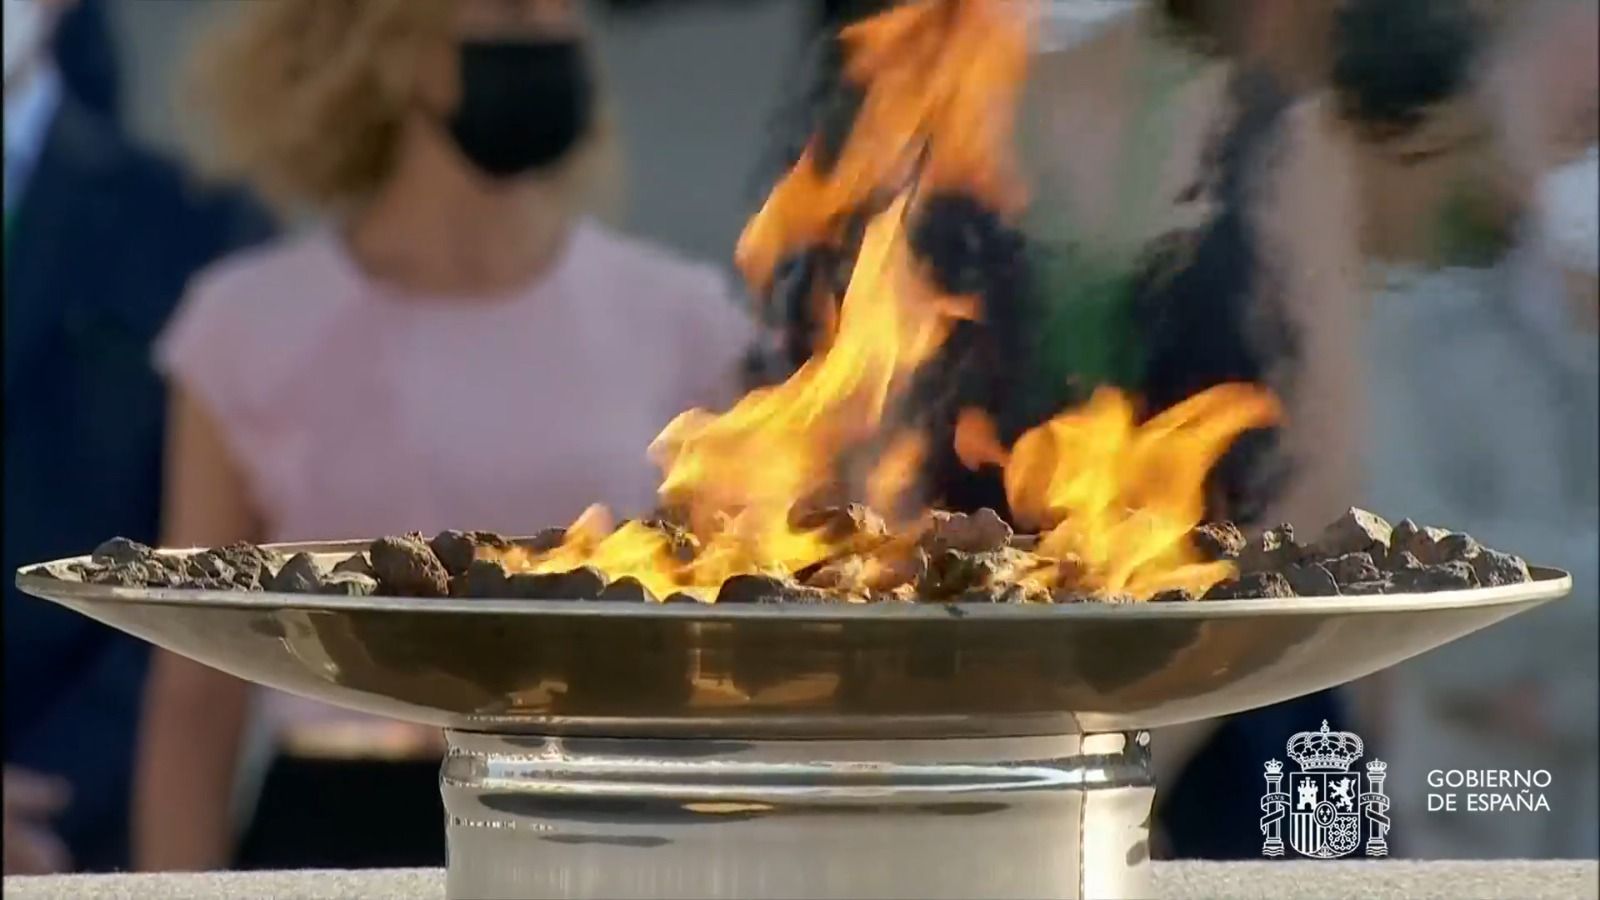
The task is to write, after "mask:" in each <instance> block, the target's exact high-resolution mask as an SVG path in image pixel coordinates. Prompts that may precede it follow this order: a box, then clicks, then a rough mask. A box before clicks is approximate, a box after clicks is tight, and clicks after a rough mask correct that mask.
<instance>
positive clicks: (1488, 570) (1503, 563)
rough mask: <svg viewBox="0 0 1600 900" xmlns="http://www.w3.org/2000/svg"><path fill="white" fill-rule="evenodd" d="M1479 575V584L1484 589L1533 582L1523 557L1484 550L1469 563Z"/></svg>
mask: <svg viewBox="0 0 1600 900" xmlns="http://www.w3.org/2000/svg"><path fill="white" fill-rule="evenodd" d="M1469 565H1471V566H1472V571H1473V572H1475V573H1477V576H1478V583H1479V584H1481V585H1483V586H1484V587H1500V586H1501V585H1507V584H1523V583H1525V582H1529V581H1532V580H1533V576H1532V575H1531V574H1529V572H1528V564H1527V563H1526V562H1523V561H1522V558H1521V557H1518V556H1512V555H1511V554H1510V553H1502V552H1500V551H1499V550H1490V549H1488V548H1484V549H1483V550H1481V551H1479V552H1478V554H1477V555H1476V556H1474V557H1473V558H1472V561H1471V562H1470V563H1469Z"/></svg>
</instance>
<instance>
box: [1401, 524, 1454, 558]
mask: <svg viewBox="0 0 1600 900" xmlns="http://www.w3.org/2000/svg"><path fill="white" fill-rule="evenodd" d="M1449 535H1450V532H1448V531H1446V530H1444V529H1443V528H1423V527H1420V526H1418V525H1417V523H1415V522H1413V521H1411V520H1410V519H1402V520H1400V524H1398V525H1396V526H1394V531H1393V532H1391V533H1390V536H1389V553H1390V555H1391V556H1396V555H1398V554H1400V553H1409V554H1411V555H1412V556H1413V557H1415V558H1416V560H1417V562H1418V563H1420V564H1421V565H1425V566H1429V565H1433V564H1435V563H1441V562H1445V561H1446V560H1445V559H1444V558H1443V554H1442V553H1440V551H1439V543H1440V542H1441V541H1443V540H1444V539H1445V538H1446V537H1448V536H1449Z"/></svg>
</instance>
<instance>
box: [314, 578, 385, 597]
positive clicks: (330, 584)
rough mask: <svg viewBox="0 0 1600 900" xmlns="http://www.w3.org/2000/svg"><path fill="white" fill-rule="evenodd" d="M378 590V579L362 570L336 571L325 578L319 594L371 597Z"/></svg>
mask: <svg viewBox="0 0 1600 900" xmlns="http://www.w3.org/2000/svg"><path fill="white" fill-rule="evenodd" d="M377 592H378V581H377V579H375V578H373V577H372V576H370V575H363V574H361V573H360V572H334V573H332V574H330V575H329V576H328V577H327V578H325V579H323V582H322V585H321V586H320V587H319V588H317V593H319V594H334V595H338V596H341V597H370V596H372V595H373V594H376V593H377Z"/></svg>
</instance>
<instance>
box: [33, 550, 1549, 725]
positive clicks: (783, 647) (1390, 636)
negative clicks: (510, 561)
mask: <svg viewBox="0 0 1600 900" xmlns="http://www.w3.org/2000/svg"><path fill="white" fill-rule="evenodd" d="M365 546H366V543H365V542H347V543H338V544H329V543H320V544H284V545H276V546H274V547H273V549H275V550H277V551H279V552H282V553H286V554H287V553H295V552H299V551H309V552H312V553H315V554H319V555H327V556H329V557H334V556H338V557H344V556H348V555H349V554H351V553H354V552H356V551H358V550H360V549H362V548H364V547H365ZM63 562H70V561H63ZM40 570H41V567H40V566H33V567H29V568H26V569H23V570H21V571H20V572H19V573H18V576H17V584H18V586H19V587H20V588H21V589H22V590H23V591H26V592H27V593H30V594H33V595H35V596H38V597H43V598H45V599H47V600H51V601H54V602H56V603H60V604H61V605H63V606H66V607H69V608H71V609H74V610H77V611H79V612H81V613H83V614H84V615H87V616H89V617H91V618H94V619H97V620H99V621H101V622H105V623H106V624H108V625H111V626H113V627H115V628H119V629H121V630H123V631H126V632H128V633H129V634H132V635H135V636H137V637H140V638H143V639H145V640H147V641H149V642H151V643H153V644H155V645H157V646H160V647H163V648H166V649H168V650H171V651H173V652H175V653H179V654H181V655H183V656H187V657H190V658H192V659H195V660H198V661H200V662H202V663H206V664H208V665H211V666H214V667H216V668H218V669H221V670H223V671H226V672H230V673H232V674H234V675H237V676H239V677H241V678H244V679H247V680H249V681H254V682H258V683H261V684H264V685H268V686H270V687H274V688H279V689H281V690H285V691H289V692H291V693H295V694H300V695H303V696H307V697H312V698H315V699H318V700H322V701H325V702H328V703H332V704H336V705H339V706H344V707H349V708H352V709H357V710H362V711H365V712H370V713H376V714H379V715H383V716H389V717H393V718H399V719H407V720H411V721H415V722H421V723H426V724H429V725H436V726H441V727H445V728H452V729H458V730H469V731H490V732H496V733H501V734H515V733H525V734H540V735H561V734H588V735H615V734H627V735H629V736H633V737H745V738H757V737H760V738H782V737H806V738H820V737H832V738H850V737H866V736H877V737H885V736H896V737H993V736H999V735H1016V736H1022V735H1059V734H1075V733H1103V732H1126V731H1132V730H1137V729H1145V728H1153V727H1158V726H1162V725H1171V724H1176V723H1180V722H1185V721H1191V720H1195V719H1203V718H1209V717H1212V716H1218V715H1224V714H1229V713H1235V712H1240V711H1243V710H1247V709H1251V708H1254V707H1258V706H1263V705H1267V704H1270V703H1275V702H1278V701H1282V700H1286V699H1289V698H1291V697H1296V696H1300V695H1303V694H1308V693H1312V692H1314V691H1317V690H1321V689H1324V688H1328V687H1332V686H1335V685H1338V684H1342V683H1344V682H1346V681H1350V680H1352V679H1355V678H1360V677H1361V676H1363V675H1366V674H1369V673H1371V672H1375V671H1377V670H1379V669H1382V668H1385V667H1387V666H1391V665H1393V664H1395V663H1397V662H1400V661H1401V660H1404V659H1407V658H1409V657H1412V656H1415V655H1417V654H1419V653H1422V652H1424V651H1426V650H1429V649H1431V648H1433V647H1436V646H1439V645H1440V644H1443V643H1446V642H1448V641H1451V640H1454V639H1456V638H1458V637H1461V636H1463V635H1466V634H1468V633H1471V632H1473V631H1477V630H1478V629H1480V628H1483V627H1485V626H1487V625H1491V624H1493V623H1495V622H1498V621H1500V620H1501V619H1504V618H1506V617H1508V616H1511V615H1514V614H1516V613H1519V612H1522V611H1524V610H1527V609H1531V608H1533V607H1535V606H1538V605H1540V604H1542V603H1544V602H1546V601H1549V600H1552V599H1555V598H1557V597H1561V596H1563V595H1565V594H1566V593H1567V592H1568V591H1570V590H1571V587H1572V581H1571V578H1570V577H1569V576H1568V575H1567V574H1566V573H1564V572H1561V571H1557V570H1555V569H1544V568H1538V569H1534V570H1533V574H1534V580H1533V581H1532V582H1530V583H1527V584H1520V585H1513V586H1509V587H1498V588H1482V589H1475V590H1466V591H1452V592H1444V593H1431V594H1391V595H1385V596H1364V597H1327V598H1297V599H1273V600H1227V601H1214V602H1191V603H1160V604H1153V603H1141V604H1118V605H1112V604H1096V603H1082V604H1074V605H1065V606H1000V605H996V606H989V605H943V604H937V605H936V604H927V605H915V604H877V605H870V606H862V605H852V604H837V605H831V604H830V605H782V604H772V605H754V606H719V605H692V604H685V605H660V604H632V603H602V602H584V601H525V600H459V599H445V600H426V599H411V598H390V597H360V598H355V597H330V596H310V595H291V594H276V593H243V592H230V591H199V590H170V589H136V588H124V587H114V586H107V585H91V584H83V583H77V582H69V581H61V580H57V579H54V578H52V577H50V576H48V575H44V574H41V573H40Z"/></svg>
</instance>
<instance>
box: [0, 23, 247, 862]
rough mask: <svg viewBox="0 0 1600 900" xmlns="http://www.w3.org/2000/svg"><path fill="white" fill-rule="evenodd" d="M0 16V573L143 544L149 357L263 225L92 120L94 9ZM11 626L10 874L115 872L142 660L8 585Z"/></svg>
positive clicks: (96, 79)
mask: <svg viewBox="0 0 1600 900" xmlns="http://www.w3.org/2000/svg"><path fill="white" fill-rule="evenodd" d="M0 3H3V6H0V8H3V10H4V14H5V21H4V30H5V44H4V46H5V372H6V374H5V378H6V383H5V391H6V394H5V397H6V405H5V442H4V443H5V451H4V452H5V538H4V566H5V569H6V570H7V571H12V570H14V569H15V568H16V567H17V566H19V565H24V564H28V563H33V562H38V561H41V560H45V559H53V558H58V557H63V556H71V555H76V554H79V553H82V552H84V551H85V550H86V549H87V548H90V547H93V546H95V545H96V544H97V543H98V542H100V541H102V540H104V539H105V538H106V537H108V536H110V535H114V534H121V535H127V536H129V537H132V538H135V539H138V540H144V541H153V540H154V539H155V537H156V534H157V517H158V513H159V509H160V499H159V498H160V493H161V445H162V432H163V420H164V418H165V402H164V396H163V392H162V388H161V382H160V378H159V377H158V376H157V374H156V372H155V371H154V369H153V368H152V367H151V365H150V363H149V351H150V346H151V344H152V342H153V340H154V337H155V335H156V334H157V332H158V331H159V330H160V329H161V327H162V325H163V323H164V322H165V321H166V319H167V317H168V314H169V313H170V311H171V310H172V308H173V307H174V305H175V304H176V303H177V301H178V298H179V297H180V296H181V294H182V292H183V289H184V285H185V282H187V280H188V278H189V276H190V275H191V274H192V273H193V272H195V271H196V270H198V269H199V268H201V267H202V266H204V265H206V264H207V263H209V262H211V261H212V260H214V259H216V258H217V257H218V256H220V255H222V254H224V253H227V252H228V251H230V250H232V249H234V248H237V247H240V246H242V245H244V244H246V243H249V242H250V241H252V240H255V239H258V238H261V237H264V236H265V235H266V234H267V232H268V230H269V223H268V222H267V220H266V218H265V216H264V215H263V214H262V213H261V212H260V211H259V210H258V209H257V208H256V207H254V206H253V205H252V204H250V203H249V202H247V201H246V200H244V199H243V198H241V197H239V196H237V195H236V194H233V193H229V192H224V191H213V190H200V189H198V188H197V187H196V186H195V185H193V184H190V183H189V182H188V180H187V178H186V176H185V173H184V172H183V171H182V169H180V168H179V167H178V166H177V165H176V164H174V163H173V162H171V161H169V160H167V159H164V158H161V157H159V156H157V155H155V154H154V153H152V152H150V151H149V150H146V149H144V148H142V147H140V146H138V145H137V144H136V143H135V142H134V141H133V140H132V139H130V138H129V137H128V136H127V135H125V134H124V133H123V132H122V131H121V130H120V129H119V128H118V127H117V126H116V124H115V122H114V121H113V120H111V119H110V118H109V117H107V116H106V115H105V110H104V108H103V101H105V100H106V99H107V98H109V97H111V96H114V93H115V84H114V82H108V81H107V80H106V79H107V78H109V77H111V76H112V75H113V73H112V72H111V71H110V70H109V69H106V68H104V67H101V66H99V65H97V64H87V63H85V61H86V60H87V61H91V62H92V61H95V60H99V61H104V60H107V59H114V57H115V54H114V52H113V48H112V47H110V46H109V44H108V43H107V41H108V37H109V36H108V35H107V33H106V32H105V30H104V29H103V28H101V27H98V26H97V24H96V23H97V21H98V20H97V19H96V18H95V16H97V15H98V14H99V12H101V10H100V8H99V6H98V4H96V5H95V6H93V7H77V6H75V4H74V3H72V2H70V0H0ZM99 24H101V25H103V22H100V23H99ZM58 27H60V28H71V29H73V31H71V33H70V34H64V33H63V32H61V31H59V30H58ZM61 48H70V49H71V50H72V56H71V57H70V61H69V62H68V63H64V64H70V65H71V66H73V68H70V69H69V70H68V72H70V73H71V75H70V76H69V75H68V74H66V73H63V71H62V69H61V67H60V66H58V61H57V59H56V56H55V52H56V51H59V50H60V49H61ZM80 85H81V86H84V87H86V88H88V89H89V90H91V91H98V92H99V93H98V95H97V96H96V98H95V99H96V101H97V102H99V103H101V104H102V105H100V106H94V105H91V104H90V103H89V102H88V101H86V100H85V98H84V97H82V96H80V94H79V92H78V90H77V88H78V86H80ZM5 622H6V629H5V738H4V741H5V809H4V812H5V847H6V853H5V871H6V872H7V873H8V874H10V873H13V872H23V873H40V872H46V871H58V870H67V869H73V868H76V869H85V870H109V869H116V868H125V867H126V866H127V865H128V815H129V806H128V795H129V793H130V790H131V785H132V772H133V759H132V745H133V741H134V731H135V723H136V721H137V718H138V706H139V698H140V691H139V688H138V684H139V683H140V681H141V680H142V679H143V677H144V671H145V665H146V659H147V656H146V653H147V649H146V645H145V644H144V643H143V642H142V641H139V640H137V639H135V638H132V637H129V636H127V635H125V634H122V633H121V632H118V631H115V630H113V629H110V628H107V627H104V626H102V625H100V624H99V623H97V622H93V621H91V620H89V619H87V618H85V617H83V616H81V615H78V614H76V613H73V612H70V611H68V610H66V609H63V608H61V607H59V606H56V605H55V604H52V603H47V602H44V601H42V600H38V599H35V598H32V597H27V596H24V595H23V594H22V593H21V592H20V591H18V590H17V589H16V587H15V585H13V584H12V583H11V581H10V579H7V580H6V585H5Z"/></svg>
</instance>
